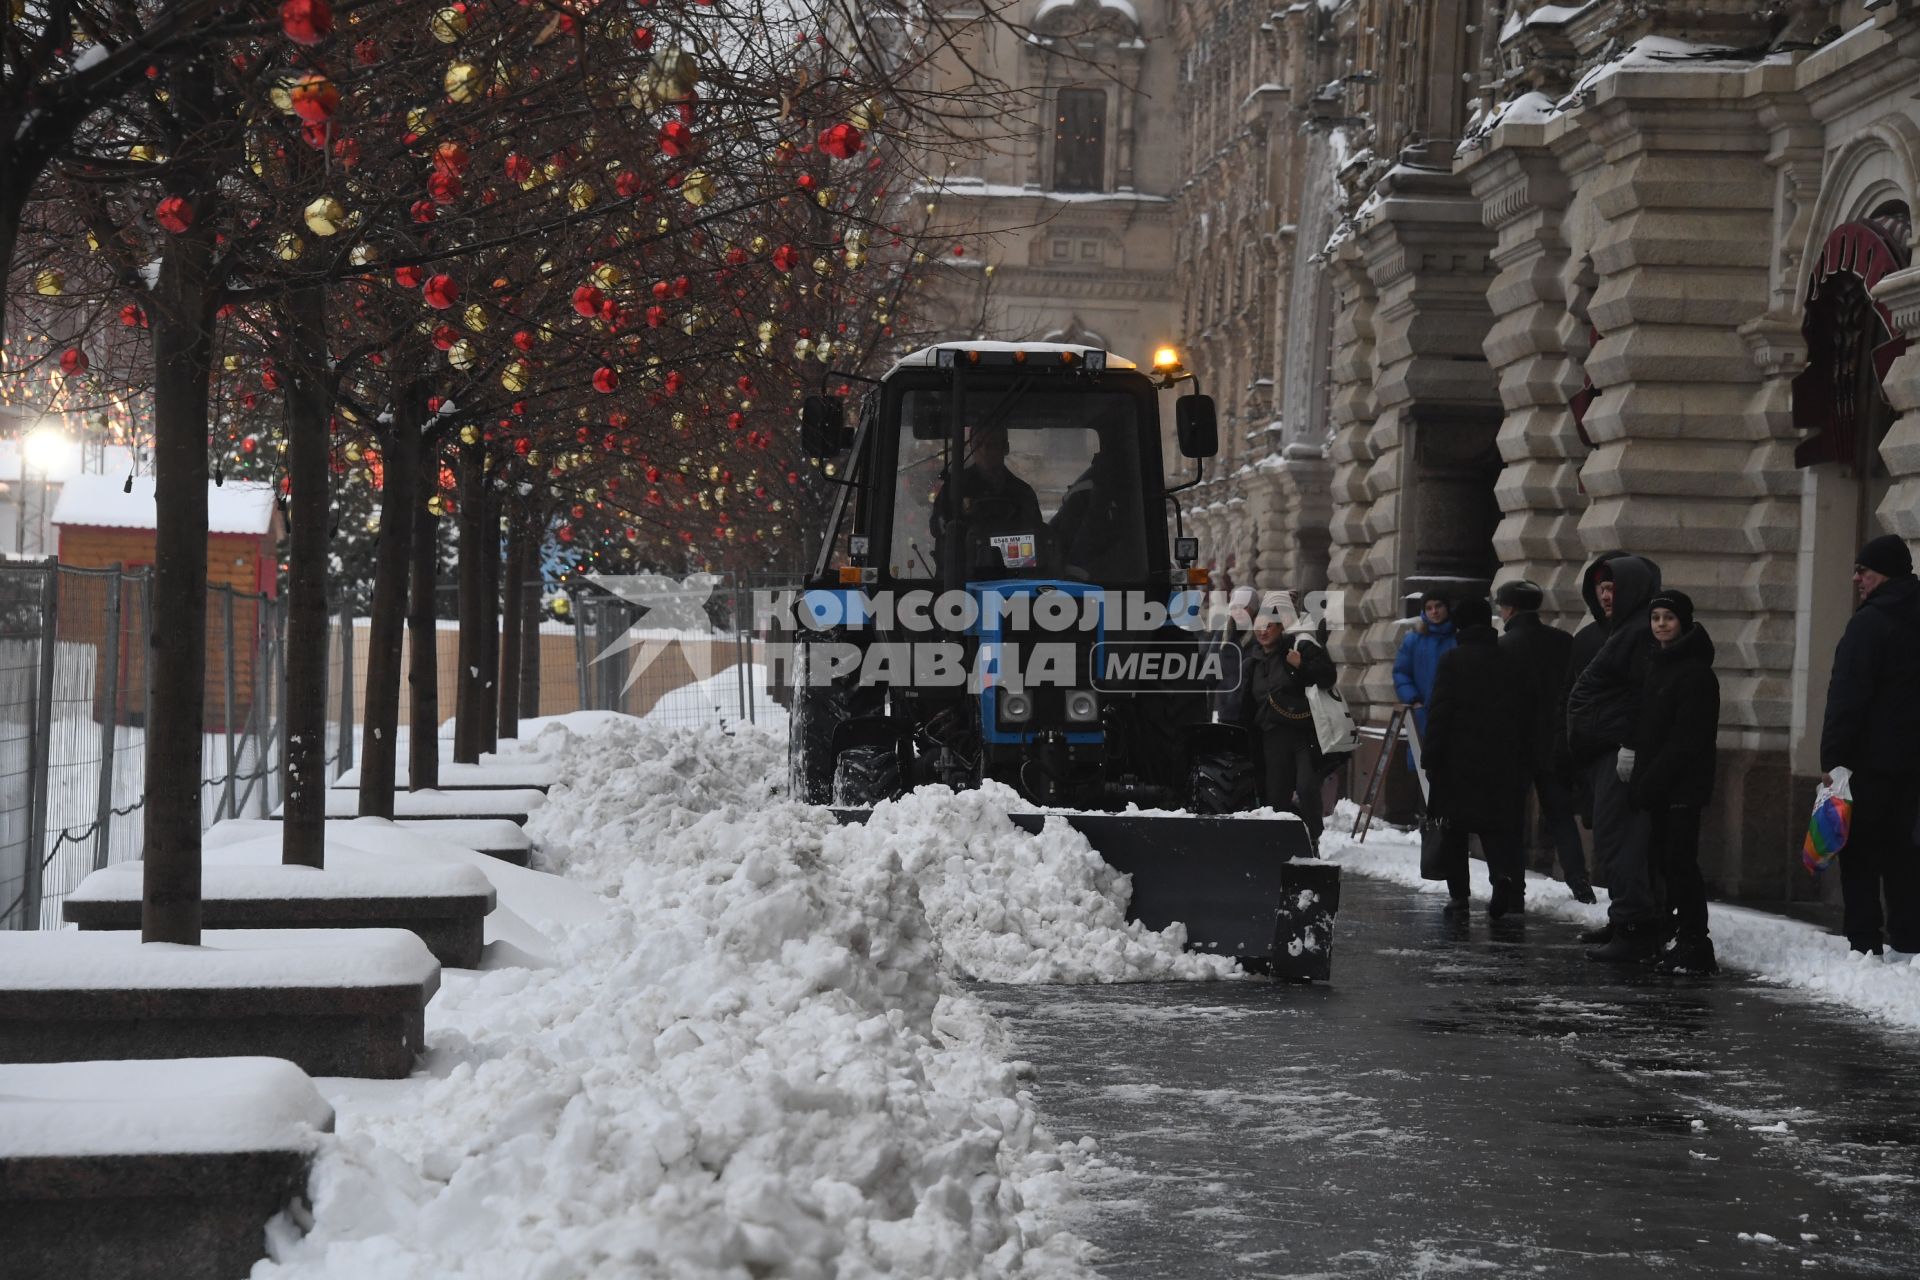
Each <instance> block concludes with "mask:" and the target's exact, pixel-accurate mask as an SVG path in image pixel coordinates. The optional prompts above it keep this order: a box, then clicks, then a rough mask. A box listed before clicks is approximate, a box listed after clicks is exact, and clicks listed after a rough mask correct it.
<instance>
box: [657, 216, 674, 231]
mask: <svg viewBox="0 0 1920 1280" xmlns="http://www.w3.org/2000/svg"><path fill="white" fill-rule="evenodd" d="M653 229H654V230H655V231H657V232H659V233H660V234H661V235H663V236H664V235H666V234H667V233H668V232H669V231H672V230H673V219H672V218H669V217H666V216H664V215H663V216H661V217H659V218H656V219H654V222H653Z"/></svg>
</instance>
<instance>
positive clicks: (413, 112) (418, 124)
mask: <svg viewBox="0 0 1920 1280" xmlns="http://www.w3.org/2000/svg"><path fill="white" fill-rule="evenodd" d="M448 74H449V75H451V74H452V73H451V72H449V73H448ZM432 130H433V112H431V111H429V110H427V108H425V107H409V108H407V132H409V133H430V132H432Z"/></svg>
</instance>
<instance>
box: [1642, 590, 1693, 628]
mask: <svg viewBox="0 0 1920 1280" xmlns="http://www.w3.org/2000/svg"><path fill="white" fill-rule="evenodd" d="M1647 609H1648V611H1649V612H1651V611H1652V610H1654V609H1671V610H1673V612H1674V615H1675V616H1676V617H1678V618H1679V619H1680V630H1681V632H1682V633H1685V632H1688V631H1691V630H1693V598H1692V597H1691V596H1689V595H1688V594H1687V593H1686V592H1684V591H1662V592H1661V593H1660V594H1659V595H1657V596H1655V597H1654V598H1653V599H1652V600H1650V601H1648V602H1647Z"/></svg>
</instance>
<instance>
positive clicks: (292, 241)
mask: <svg viewBox="0 0 1920 1280" xmlns="http://www.w3.org/2000/svg"><path fill="white" fill-rule="evenodd" d="M306 249H307V242H306V241H304V240H302V239H301V238H300V237H299V236H297V235H295V234H293V232H291V231H282V232H281V233H280V238H279V239H277V240H275V241H274V242H273V251H274V253H275V254H276V255H278V256H279V258H280V261H282V262H292V261H293V260H294V259H295V258H297V257H299V256H300V255H301V254H302V253H305V252H306Z"/></svg>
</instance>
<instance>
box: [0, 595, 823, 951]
mask: <svg viewBox="0 0 1920 1280" xmlns="http://www.w3.org/2000/svg"><path fill="white" fill-rule="evenodd" d="M790 585H791V583H790V581H788V580H779V581H773V580H766V581H762V580H757V579H747V578H729V579H724V580H723V581H722V582H721V583H720V584H719V585H718V586H717V587H716V588H715V590H714V591H713V593H712V595H711V596H710V597H709V598H708V600H707V602H706V614H707V622H708V626H707V629H706V630H704V631H702V630H692V631H662V630H650V629H648V628H647V627H646V626H645V615H646V611H645V610H643V609H641V608H639V607H637V606H634V605H632V604H629V603H628V602H626V601H623V600H620V599H618V598H616V597H613V596H609V595H605V594H602V593H598V592H591V591H578V590H576V592H575V595H574V596H573V598H572V608H571V611H570V615H569V616H568V617H567V618H566V619H565V620H555V619H553V618H546V619H544V620H543V621H541V622H540V623H539V624H538V627H537V631H536V632H535V633H534V634H535V635H536V636H537V648H536V651H535V658H534V662H533V664H532V667H533V670H534V672H535V673H536V679H535V681H534V682H533V683H534V688H533V689H532V690H531V691H530V695H529V696H528V697H526V698H523V700H522V715H523V717H527V716H555V715H563V714H566V713H569V712H574V711H582V710H590V711H617V712H623V713H625V714H628V715H634V716H639V717H642V718H643V719H646V720H647V721H649V722H651V723H654V724H659V725H666V726H698V725H709V724H720V725H727V724H733V723H738V722H749V723H755V722H768V721H780V722H783V721H784V718H785V714H786V713H785V710H784V707H783V703H784V699H783V697H782V696H781V691H780V690H778V689H772V688H769V675H768V666H769V663H768V648H767V645H766V641H765V638H764V637H763V636H760V635H756V634H755V629H754V623H755V617H754V594H753V593H754V592H755V591H756V590H773V589H778V588H782V587H787V586H790ZM152 590H153V588H152V579H151V576H150V571H149V570H146V569H137V570H128V571H122V570H118V569H84V568H76V567H74V566H72V565H62V564H56V563H54V562H53V561H44V562H42V561H32V562H22V561H12V562H5V563H0V928H8V929H32V928H57V927H59V925H60V904H61V902H62V900H63V899H64V898H65V897H66V896H67V894H69V893H70V892H72V890H73V888H74V887H75V886H76V885H78V884H79V883H80V881H81V880H83V879H85V878H86V876H87V875H88V874H89V873H91V872H93V871H95V870H97V869H98V868H100V867H104V866H106V865H107V864H108V863H111V862H122V861H126V860H128V859H134V858H138V857H139V856H140V854H141V848H142V836H143V827H144V820H143V814H142V810H143V808H144V807H145V804H146V725H147V707H148V690H149V687H150V680H151V678H152V673H150V671H149V669H148V662H147V637H148V634H149V632H150V630H151V627H150V625H149V618H150V612H151V608H152ZM551 591H552V588H547V589H545V591H543V594H551ZM452 601H453V596H452V594H451V591H450V589H449V591H448V592H447V593H446V594H445V598H444V600H443V601H442V608H441V612H442V614H443V615H450V614H451V613H453V608H452ZM206 621H207V646H206V664H205V671H204V673H203V676H202V679H203V707H202V710H203V717H204V718H203V725H204V732H205V739H204V742H203V765H202V781H201V818H202V822H203V823H204V824H205V825H206V826H209V827H211V826H212V825H213V824H214V823H216V822H219V821H221V820H223V819H226V818H234V817H266V816H268V815H269V814H271V813H273V812H274V811H275V810H276V809H277V808H278V807H279V805H280V803H281V800H282V796H283V789H282V778H281V769H282V767H283V763H284V760H285V747H286V720H285V716H286V608H285V603H284V602H283V601H280V600H275V599H271V598H269V597H266V596H256V595H247V594H243V593H240V592H235V591H233V590H231V589H230V588H227V587H222V586H214V587H210V588H209V589H208V591H207V615H206ZM370 625H371V624H370V623H369V621H368V620H367V619H365V618H354V617H350V616H348V615H347V614H345V613H336V614H334V615H332V616H331V617H330V620H329V623H328V635H327V654H328V670H327V687H328V690H329V697H328V700H327V705H328V707H329V716H328V721H327V759H328V762H329V768H328V777H329V779H330V780H331V779H336V778H338V777H339V776H340V774H341V773H342V772H344V771H345V770H347V769H349V768H351V767H352V765H353V763H354V758H355V756H356V755H357V750H356V748H357V747H358V743H357V741H356V740H355V732H356V727H357V726H358V725H360V724H361V723H362V722H363V720H364V717H365V698H366V670H367V651H368V645H369V638H370ZM436 638H437V640H438V645H437V652H436V664H437V670H438V675H439V713H440V723H439V724H438V725H435V726H434V732H435V733H436V735H438V736H442V737H445V736H450V735H451V732H452V717H453V707H454V680H455V673H456V670H457V667H456V663H457V655H458V642H459V629H458V624H457V622H454V621H452V620H450V619H443V620H442V621H441V622H440V624H439V632H438V635H437V637H436ZM623 640H624V642H625V643H623ZM403 662H404V659H403ZM405 669H406V668H405V667H404V665H403V667H402V671H403V672H404V671H405ZM408 701H409V700H408V698H407V697H406V696H405V689H404V681H403V689H402V696H401V699H400V724H401V726H402V729H403V732H404V731H410V730H411V728H412V726H411V724H410V723H409V712H410V708H409V705H408ZM404 758H405V756H404V750H403V753H402V759H404Z"/></svg>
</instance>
